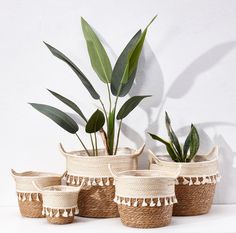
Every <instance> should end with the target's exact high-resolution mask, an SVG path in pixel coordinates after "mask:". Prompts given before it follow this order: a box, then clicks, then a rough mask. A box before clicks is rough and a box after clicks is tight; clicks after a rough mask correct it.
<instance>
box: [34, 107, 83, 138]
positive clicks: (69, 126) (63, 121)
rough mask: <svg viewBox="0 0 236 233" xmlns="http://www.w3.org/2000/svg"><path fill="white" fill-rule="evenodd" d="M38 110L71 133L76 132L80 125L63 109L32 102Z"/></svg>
mask: <svg viewBox="0 0 236 233" xmlns="http://www.w3.org/2000/svg"><path fill="white" fill-rule="evenodd" d="M30 105H31V106H32V107H34V108H35V109H36V110H38V111H39V112H41V113H42V114H44V115H45V116H47V117H49V118H50V119H51V120H53V121H54V122H55V123H57V124H58V125H59V126H61V127H62V128H63V129H65V130H66V131H68V132H69V133H72V134H75V133H76V132H77V131H78V130H79V127H78V125H77V124H76V122H75V121H74V120H73V119H72V118H71V117H70V116H68V115H67V114H65V113H64V112H62V111H61V110H59V109H57V108H54V107H51V106H49V105H45V104H36V103H30Z"/></svg>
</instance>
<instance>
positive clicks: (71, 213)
mask: <svg viewBox="0 0 236 233" xmlns="http://www.w3.org/2000/svg"><path fill="white" fill-rule="evenodd" d="M69 217H73V209H71V210H70V213H69Z"/></svg>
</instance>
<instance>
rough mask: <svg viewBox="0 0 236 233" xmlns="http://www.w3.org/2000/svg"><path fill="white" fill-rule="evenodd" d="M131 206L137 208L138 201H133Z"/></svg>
mask: <svg viewBox="0 0 236 233" xmlns="http://www.w3.org/2000/svg"><path fill="white" fill-rule="evenodd" d="M133 206H134V207H137V206H138V200H137V199H135V201H134V203H133Z"/></svg>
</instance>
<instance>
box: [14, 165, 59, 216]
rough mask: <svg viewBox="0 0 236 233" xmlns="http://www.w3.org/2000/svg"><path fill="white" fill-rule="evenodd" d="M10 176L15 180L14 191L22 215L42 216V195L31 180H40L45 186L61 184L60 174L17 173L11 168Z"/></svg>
mask: <svg viewBox="0 0 236 233" xmlns="http://www.w3.org/2000/svg"><path fill="white" fill-rule="evenodd" d="M11 173H12V176H13V178H14V180H15V182H16V192H17V198H18V205H19V208H20V213H21V215H22V216H24V217H30V218H42V217H44V216H43V215H42V210H43V205H42V195H41V193H40V192H39V191H38V190H37V189H36V188H35V187H34V186H33V184H32V182H33V181H40V182H41V183H44V184H45V185H46V186H49V185H57V184H61V178H62V177H61V175H57V174H53V173H46V172H36V171H27V172H22V173H18V172H15V171H14V170H13V169H12V170H11Z"/></svg>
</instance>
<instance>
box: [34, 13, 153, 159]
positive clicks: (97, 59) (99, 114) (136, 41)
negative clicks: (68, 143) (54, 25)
mask: <svg viewBox="0 0 236 233" xmlns="http://www.w3.org/2000/svg"><path fill="white" fill-rule="evenodd" d="M155 18H156V16H155V17H154V18H153V19H152V20H151V22H150V23H149V24H148V25H147V27H146V28H145V29H144V30H143V31H142V30H139V31H138V32H137V33H136V34H135V35H134V36H133V37H132V38H131V40H130V41H129V42H128V44H127V45H126V47H125V48H124V49H123V51H122V52H121V54H120V56H119V57H118V59H117V61H116V63H115V65H114V67H112V65H111V62H110V60H109V57H108V55H107V53H106V50H105V48H104V47H103V45H102V43H101V41H100V40H99V38H98V36H97V35H96V33H95V31H94V30H93V29H92V27H91V26H90V25H89V24H88V22H87V21H86V20H85V19H83V18H81V26H82V30H83V35H84V38H85V41H86V45H87V50H88V54H89V58H90V63H91V66H92V68H93V70H94V71H95V73H96V74H97V76H98V78H99V79H100V80H101V82H103V83H104V85H105V86H106V87H107V93H108V95H107V96H108V97H107V98H108V100H109V106H107V108H106V106H105V105H104V102H103V100H102V98H101V96H100V94H99V93H98V91H97V90H96V89H95V88H94V87H93V85H92V84H91V82H90V81H89V79H88V78H87V77H86V76H85V74H84V73H83V72H82V71H81V70H80V69H79V68H78V66H77V65H75V63H73V62H72V61H71V60H70V59H69V58H68V57H67V56H65V55H64V54H63V53H62V52H60V51H59V50H58V49H56V48H54V47H53V46H51V45H49V44H48V43H46V42H44V43H45V45H46V46H47V48H48V49H49V50H50V52H51V53H52V54H53V55H54V56H55V57H57V58H58V59H60V60H61V61H63V62H65V63H66V64H67V65H68V66H69V67H70V68H71V69H72V70H73V71H74V72H75V74H76V75H77V77H78V78H79V79H80V81H81V82H82V84H83V85H84V87H85V88H86V89H87V91H88V92H89V94H90V95H91V97H92V98H93V99H94V100H95V101H98V102H99V103H100V105H101V109H102V111H101V110H99V109H97V110H96V111H95V112H94V113H93V114H92V116H91V117H90V118H89V119H87V117H85V115H84V114H83V112H82V110H81V109H80V108H79V107H78V106H77V105H76V104H75V103H74V102H73V101H71V100H69V99H68V98H66V97H64V96H62V95H61V94H59V93H56V92H54V91H52V90H48V91H49V92H50V93H51V94H52V95H53V96H54V97H56V98H57V99H59V100H60V101H62V102H63V103H64V104H66V105H67V106H68V107H70V108H71V109H72V110H73V111H75V112H76V113H77V114H78V115H79V116H80V117H81V119H82V120H83V121H84V122H85V124H86V126H85V132H86V133H88V134H89V136H90V140H91V146H92V149H93V154H90V153H89V150H88V149H87V147H86V146H85V144H84V143H83V141H82V139H81V137H80V136H79V134H78V131H79V127H78V125H77V123H76V122H75V121H74V120H73V119H72V118H71V117H70V116H68V115H67V114H66V113H64V112H62V111H61V110H59V109H57V108H54V107H52V106H49V105H45V104H36V103H30V104H31V105H32V106H33V107H34V108H35V109H36V110H38V111H39V112H41V113H42V114H44V115H46V116H47V117H49V118H50V119H51V120H53V121H54V122H55V123H57V124H58V125H59V126H61V127H62V128H63V129H64V130H66V131H68V132H69V133H71V134H75V135H76V136H77V138H78V139H79V141H80V143H81V144H82V146H83V147H84V149H85V150H86V152H87V154H88V155H98V150H97V136H96V134H97V132H100V134H101V136H102V139H103V143H104V145H105V148H106V151H107V154H109V155H114V154H116V153H117V148H118V145H119V136H120V130H121V126H122V121H123V119H124V118H125V117H126V116H127V115H129V113H130V112H131V111H132V110H133V109H134V108H135V107H136V106H137V105H138V104H139V103H140V102H141V101H142V100H143V99H144V98H146V97H149V96H150V95H144V96H133V97H131V98H129V99H128V100H127V101H126V102H125V103H124V104H123V106H122V107H121V108H120V109H119V111H118V110H117V103H118V101H119V99H120V98H121V97H124V96H126V95H127V94H128V93H129V91H130V89H131V87H132V85H133V82H134V80H135V76H136V71H137V67H138V61H139V57H140V54H141V51H142V48H143V44H144V40H145V37H146V34H147V30H148V27H149V26H150V24H151V23H152V22H153V21H154V20H155ZM113 96H114V97H113ZM113 98H114V99H113ZM115 120H117V121H119V127H118V130H117V132H115ZM105 124H106V130H104V125H105ZM115 136H116V142H115Z"/></svg>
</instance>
